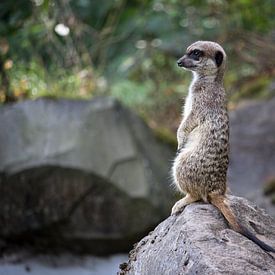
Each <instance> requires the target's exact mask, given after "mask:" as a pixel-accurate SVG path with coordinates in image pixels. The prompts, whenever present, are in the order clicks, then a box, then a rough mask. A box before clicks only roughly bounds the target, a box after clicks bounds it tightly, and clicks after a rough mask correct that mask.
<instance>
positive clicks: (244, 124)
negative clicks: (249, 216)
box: [228, 98, 275, 216]
mask: <svg viewBox="0 0 275 275" xmlns="http://www.w3.org/2000/svg"><path fill="white" fill-rule="evenodd" d="M230 123H231V125H230V146H231V148H230V151H231V154H230V165H229V171H228V181H229V186H230V189H231V191H232V192H233V194H237V195H241V196H245V197H246V198H248V199H251V200H253V201H254V202H256V203H257V204H258V205H259V206H260V207H263V208H265V209H267V211H268V212H269V214H271V215H273V216H275V206H274V205H272V204H271V199H270V198H268V197H265V196H264V195H263V193H264V189H265V184H266V182H267V181H269V179H270V178H274V177H275V98H273V99H272V100H269V101H262V102H247V103H246V104H244V105H243V106H241V107H240V108H238V109H237V110H235V111H233V112H231V114H230Z"/></svg>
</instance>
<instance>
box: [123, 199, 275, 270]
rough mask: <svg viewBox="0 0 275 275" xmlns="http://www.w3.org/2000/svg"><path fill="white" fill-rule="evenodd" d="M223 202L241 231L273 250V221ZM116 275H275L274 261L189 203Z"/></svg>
mask: <svg viewBox="0 0 275 275" xmlns="http://www.w3.org/2000/svg"><path fill="white" fill-rule="evenodd" d="M229 201H230V205H231V207H232V209H234V213H235V214H236V215H237V216H238V217H239V218H240V220H241V221H242V222H243V225H245V226H247V227H248V228H249V229H250V230H251V231H252V232H254V233H255V234H256V235H257V236H258V237H259V238H261V239H262V240H264V241H265V242H267V243H268V244H269V245H271V246H273V247H274V246H275V221H274V220H273V219H272V218H271V217H270V216H268V215H267V214H265V213H264V212H263V211H262V210H261V209H258V208H257V207H255V206H254V205H252V204H251V203H250V202H248V201H247V200H246V199H243V198H240V197H233V196H230V197H229ZM274 256H275V255H274ZM118 274H120V275H126V274H127V275H145V274H146V275H147V274H152V275H156V274H158V275H181V274H190V275H191V274H204V275H207V274H211V275H213V274H249V275H267V274H268V275H271V274H275V260H274V258H272V257H271V256H270V255H269V254H267V253H266V252H264V251H263V250H262V249H261V248H260V247H259V246H257V245H256V244H254V243H253V242H252V241H250V240H248V239H247V238H246V237H244V236H242V235H240V234H239V233H236V232H235V231H233V230H231V229H229V228H228V225H227V223H226V222H225V220H224V218H223V217H222V215H221V214H220V212H219V211H218V210H217V209H216V208H215V207H214V206H212V205H210V204H203V203H194V204H191V205H189V206H187V207H186V208H185V210H184V211H183V212H182V213H181V214H179V215H178V216H170V217H169V218H168V219H166V220H165V221H164V222H162V223H161V224H159V225H158V226H157V227H156V229H155V230H154V231H153V232H151V233H150V234H149V235H148V236H146V237H145V238H143V239H142V240H141V241H140V242H139V243H138V244H137V245H136V246H135V248H134V249H133V250H132V251H131V252H130V254H129V261H128V263H124V264H121V265H120V271H119V272H118Z"/></svg>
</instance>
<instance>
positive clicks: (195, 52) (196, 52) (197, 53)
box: [189, 49, 203, 60]
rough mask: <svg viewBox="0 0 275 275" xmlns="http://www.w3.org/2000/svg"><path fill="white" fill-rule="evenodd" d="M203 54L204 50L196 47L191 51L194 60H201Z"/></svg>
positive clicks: (190, 55) (190, 54)
mask: <svg viewBox="0 0 275 275" xmlns="http://www.w3.org/2000/svg"><path fill="white" fill-rule="evenodd" d="M202 56H203V52H202V51H201V50H197V49H195V50H193V51H191V52H190V53H189V57H190V58H192V59H194V60H199V59H200V57H202Z"/></svg>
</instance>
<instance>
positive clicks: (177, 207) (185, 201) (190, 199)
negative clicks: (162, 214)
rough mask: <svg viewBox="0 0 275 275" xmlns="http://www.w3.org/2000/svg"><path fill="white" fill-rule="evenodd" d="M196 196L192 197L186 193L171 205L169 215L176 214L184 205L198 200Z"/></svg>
mask: <svg viewBox="0 0 275 275" xmlns="http://www.w3.org/2000/svg"><path fill="white" fill-rule="evenodd" d="M198 200H199V199H198V198H194V197H192V196H191V195H190V194H186V196H185V197H184V198H182V199H180V200H179V201H177V202H176V203H175V205H174V206H173V207H172V211H171V215H177V214H179V213H180V212H182V211H183V210H184V208H185V206H186V205H188V204H190V203H192V202H195V201H198Z"/></svg>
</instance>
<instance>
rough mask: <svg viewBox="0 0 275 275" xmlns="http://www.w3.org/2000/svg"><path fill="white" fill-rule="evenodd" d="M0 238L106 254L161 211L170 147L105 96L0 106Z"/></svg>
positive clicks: (165, 205) (166, 198)
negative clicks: (82, 99)
mask: <svg viewBox="0 0 275 275" xmlns="http://www.w3.org/2000/svg"><path fill="white" fill-rule="evenodd" d="M0 152H1V154H0V224H1V226H0V236H2V237H3V238H6V239H11V240H15V242H16V243H20V242H25V241H26V242H30V240H31V241H32V242H33V243H35V244H37V245H42V246H49V247H51V246H57V247H65V248H66V247H70V248H73V249H75V250H80V251H81V250H85V251H86V250H91V251H92V252H95V253H110V252H117V251H124V250H127V249H128V247H129V245H130V244H131V242H132V241H133V240H136V239H137V238H138V237H140V236H141V235H142V234H144V232H148V230H149V229H150V228H152V227H154V226H155V225H156V224H157V223H158V222H159V221H160V220H161V219H163V218H164V217H165V216H166V215H167V214H168V213H169V211H170V207H171V201H172V194H171V189H170V187H169V183H168V175H169V167H170V163H169V162H170V160H171V159H172V156H173V153H172V152H171V149H170V148H168V147H167V146H165V145H163V144H161V143H159V142H158V141H157V140H156V139H155V137H154V135H153V134H152V132H151V131H150V129H149V128H148V127H147V126H146V125H145V123H143V121H142V120H141V119H140V118H138V117H137V116H136V115H135V114H133V113H131V112H130V111H128V110H127V109H125V108H123V107H122V106H121V105H120V104H119V103H118V102H116V101H115V100H113V99H111V98H98V99H95V100H93V101H72V100H51V99H39V100H36V101H25V102H21V103H17V104H13V105H7V106H3V107H1V108H0Z"/></svg>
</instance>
